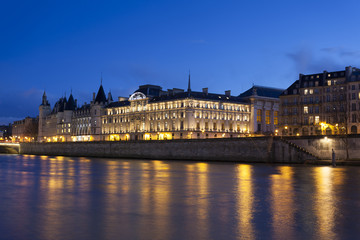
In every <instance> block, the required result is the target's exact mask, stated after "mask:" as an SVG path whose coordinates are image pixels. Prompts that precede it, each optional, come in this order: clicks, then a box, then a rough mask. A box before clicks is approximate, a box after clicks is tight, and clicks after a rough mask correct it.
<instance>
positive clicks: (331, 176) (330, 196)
mask: <svg viewBox="0 0 360 240" xmlns="http://www.w3.org/2000/svg"><path fill="white" fill-rule="evenodd" d="M314 177H315V187H316V189H315V191H316V192H315V196H314V197H315V204H314V209H313V211H314V212H315V213H316V217H317V227H318V231H319V232H318V234H319V236H318V238H319V239H336V235H335V232H334V227H335V212H336V210H337V209H336V201H337V199H336V195H335V191H334V190H335V187H336V185H341V184H342V182H343V177H344V176H343V172H342V170H341V169H334V168H331V167H317V168H314Z"/></svg>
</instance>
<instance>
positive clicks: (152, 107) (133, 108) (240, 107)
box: [107, 103, 249, 115]
mask: <svg viewBox="0 0 360 240" xmlns="http://www.w3.org/2000/svg"><path fill="white" fill-rule="evenodd" d="M173 106H174V107H173ZM184 106H186V104H184V103H181V104H175V105H172V104H169V105H166V104H161V105H148V106H145V105H132V106H131V107H127V108H118V109H108V111H107V115H114V114H123V113H128V112H130V111H131V112H139V111H146V110H149V111H156V110H164V109H173V108H178V107H179V108H182V107H184ZM190 107H191V106H190ZM194 107H197V108H205V109H221V110H229V111H242V112H248V111H249V107H248V106H243V105H223V104H218V103H214V104H208V103H203V104H200V103H195V104H194Z"/></svg>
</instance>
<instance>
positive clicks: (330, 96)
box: [280, 67, 360, 136]
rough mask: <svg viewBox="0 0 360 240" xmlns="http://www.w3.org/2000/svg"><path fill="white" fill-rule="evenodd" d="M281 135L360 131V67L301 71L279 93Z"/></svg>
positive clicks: (354, 132)
mask: <svg viewBox="0 0 360 240" xmlns="http://www.w3.org/2000/svg"><path fill="white" fill-rule="evenodd" d="M280 109H281V110H280V112H281V114H280V115H281V116H280V117H281V134H282V135H284V136H285V135H293V136H294V135H295V136H296V135H331V134H344V133H348V134H350V133H353V134H356V133H359V127H360V125H359V124H360V122H359V120H360V116H359V113H360V111H359V110H360V69H358V68H354V67H346V68H345V70H343V71H336V72H327V71H324V72H323V73H316V74H309V75H303V74H300V75H299V79H298V80H297V81H295V82H294V83H293V84H292V85H291V86H290V87H289V88H288V89H286V90H285V91H284V92H283V93H282V95H281V96H280Z"/></svg>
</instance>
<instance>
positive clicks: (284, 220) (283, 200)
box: [270, 166, 296, 239]
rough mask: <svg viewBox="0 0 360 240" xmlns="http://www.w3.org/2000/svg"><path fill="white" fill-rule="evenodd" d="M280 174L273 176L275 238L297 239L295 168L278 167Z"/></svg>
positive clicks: (272, 193)
mask: <svg viewBox="0 0 360 240" xmlns="http://www.w3.org/2000/svg"><path fill="white" fill-rule="evenodd" d="M278 170H279V174H273V175H272V176H271V186H270V188H271V190H270V191H271V201H270V202H271V204H272V205H271V209H272V228H273V231H274V238H275V239H295V236H294V229H293V228H294V226H295V211H296V208H295V206H294V205H295V203H294V200H295V198H296V196H295V193H294V182H293V175H294V172H293V168H292V167H289V166H281V167H278Z"/></svg>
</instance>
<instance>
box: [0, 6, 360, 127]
mask: <svg viewBox="0 0 360 240" xmlns="http://www.w3.org/2000/svg"><path fill="white" fill-rule="evenodd" d="M1 5H2V6H1V8H0V32H1V38H0V83H1V88H0V124H7V123H8V122H11V121H14V120H17V119H21V118H24V117H26V116H36V115H37V114H38V107H39V104H40V103H41V96H42V93H43V91H44V90H46V93H47V95H48V96H49V100H50V104H51V106H53V105H54V103H55V101H56V100H57V99H58V98H60V97H62V96H63V95H65V93H66V95H67V96H68V95H69V93H70V92H71V90H72V93H73V95H74V97H75V98H77V99H78V103H79V104H82V103H84V102H89V101H90V100H91V98H92V92H94V91H97V89H98V87H99V84H100V75H101V72H102V75H103V86H104V88H105V91H106V92H108V91H109V90H111V92H112V94H113V97H114V98H117V97H118V96H129V94H131V93H132V92H133V91H134V90H136V89H137V87H138V86H139V85H141V84H148V83H149V84H156V85H160V86H162V87H163V89H168V88H174V87H176V88H186V87H187V77H188V71H189V69H190V70H191V80H192V89H193V90H195V91H201V88H203V87H208V88H209V92H216V93H222V92H224V91H225V90H228V89H231V90H232V94H233V95H238V94H240V93H241V92H243V91H245V90H247V89H248V88H250V87H251V86H252V84H257V85H265V86H271V87H276V88H287V87H288V86H289V85H290V84H291V83H292V82H293V81H295V80H296V79H297V77H298V75H299V73H304V74H307V73H315V72H322V71H323V70H328V71H335V70H341V69H344V68H345V66H348V65H351V66H356V67H360V64H359V63H358V62H359V57H360V47H359V38H360V36H359V32H358V23H359V22H360V20H359V17H358V16H359V14H358V9H360V2H358V1H341V2H340V1H322V0H312V1H307V0H302V1H295V0H294V1H277V0H274V1H262V0H258V1H187V0H185V1H184V0H183V1H156V0H155V1H90V0H87V1H16V0H14V1H3V2H2V4H1Z"/></svg>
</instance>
